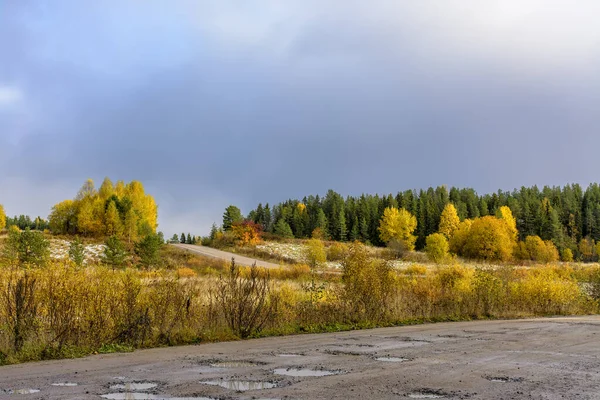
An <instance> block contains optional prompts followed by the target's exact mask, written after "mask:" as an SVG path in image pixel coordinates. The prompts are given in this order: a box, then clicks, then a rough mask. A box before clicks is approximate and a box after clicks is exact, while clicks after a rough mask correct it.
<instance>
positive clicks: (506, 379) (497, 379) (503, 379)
mask: <svg viewBox="0 0 600 400" xmlns="http://www.w3.org/2000/svg"><path fill="white" fill-rule="evenodd" d="M484 378H485V379H487V380H488V381H490V382H496V383H507V382H523V378H510V377H508V376H484Z"/></svg>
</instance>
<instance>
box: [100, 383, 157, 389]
mask: <svg viewBox="0 0 600 400" xmlns="http://www.w3.org/2000/svg"><path fill="white" fill-rule="evenodd" d="M157 386H158V384H156V383H152V382H137V383H136V382H128V383H119V384H116V385H111V386H110V388H111V389H113V390H126V391H136V390H149V389H154V388H155V387H157Z"/></svg>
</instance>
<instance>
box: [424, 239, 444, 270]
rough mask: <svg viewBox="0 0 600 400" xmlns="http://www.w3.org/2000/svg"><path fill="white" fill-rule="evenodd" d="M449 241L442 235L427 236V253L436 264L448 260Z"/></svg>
mask: <svg viewBox="0 0 600 400" xmlns="http://www.w3.org/2000/svg"><path fill="white" fill-rule="evenodd" d="M448 249H449V245H448V239H446V236H444V235H442V234H441V233H434V234H431V235H429V236H427V239H426V245H425V253H427V256H428V257H429V259H430V260H431V261H433V262H435V263H441V262H443V261H445V260H447V259H448Z"/></svg>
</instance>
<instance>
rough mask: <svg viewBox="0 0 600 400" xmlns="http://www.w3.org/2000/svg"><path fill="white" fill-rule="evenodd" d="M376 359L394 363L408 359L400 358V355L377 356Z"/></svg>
mask: <svg viewBox="0 0 600 400" xmlns="http://www.w3.org/2000/svg"><path fill="white" fill-rule="evenodd" d="M376 360H377V361H384V362H395V363H398V362H403V361H409V359H408V358H402V357H377V358H376Z"/></svg>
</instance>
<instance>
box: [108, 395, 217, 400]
mask: <svg viewBox="0 0 600 400" xmlns="http://www.w3.org/2000/svg"><path fill="white" fill-rule="evenodd" d="M100 397H102V398H103V399H111V400H216V399H213V398H210V397H168V396H158V395H155V394H147V393H109V394H103V395H102V396H100Z"/></svg>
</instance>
